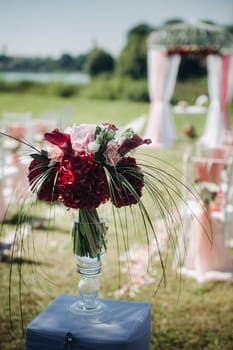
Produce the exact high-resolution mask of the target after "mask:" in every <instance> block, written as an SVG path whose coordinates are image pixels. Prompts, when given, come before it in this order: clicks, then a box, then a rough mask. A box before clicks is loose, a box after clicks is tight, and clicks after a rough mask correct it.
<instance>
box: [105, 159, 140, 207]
mask: <svg viewBox="0 0 233 350" xmlns="http://www.w3.org/2000/svg"><path fill="white" fill-rule="evenodd" d="M110 171H111V173H112V176H113V177H114V194H113V195H112V196H111V201H112V203H113V204H114V205H115V206H116V207H117V208H120V207H123V206H127V205H132V204H136V203H138V197H141V196H142V188H143V186H144V181H143V173H142V171H141V169H140V168H139V166H138V165H137V163H136V159H135V158H132V157H124V158H122V159H121V160H120V161H119V163H118V164H117V166H116V169H114V168H112V169H110Z"/></svg>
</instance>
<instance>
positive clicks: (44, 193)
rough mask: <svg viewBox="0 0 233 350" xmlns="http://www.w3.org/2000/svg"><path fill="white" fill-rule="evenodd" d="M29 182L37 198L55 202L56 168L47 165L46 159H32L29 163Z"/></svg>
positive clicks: (56, 192)
mask: <svg viewBox="0 0 233 350" xmlns="http://www.w3.org/2000/svg"><path fill="white" fill-rule="evenodd" d="M28 180H29V184H30V186H31V189H32V191H33V192H36V193H37V197H38V199H39V200H43V201H47V202H55V201H57V200H58V197H59V194H58V188H57V184H56V170H55V168H54V167H48V161H47V162H46V160H44V161H43V160H36V159H34V160H33V161H32V162H31V163H30V165H29V174H28Z"/></svg>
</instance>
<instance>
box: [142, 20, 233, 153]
mask: <svg viewBox="0 0 233 350" xmlns="http://www.w3.org/2000/svg"><path fill="white" fill-rule="evenodd" d="M186 55H196V56H197V55H198V56H205V57H207V71H208V93H209V98H210V104H209V108H208V111H207V118H206V123H205V127H204V131H203V135H202V136H201V138H200V140H199V141H200V143H202V144H204V145H205V146H207V147H215V146H217V145H218V144H219V143H220V142H221V139H222V137H223V134H224V132H225V130H229V129H230V122H229V115H228V112H227V105H228V103H229V101H230V100H231V99H232V97H233V35H232V34H231V33H230V32H228V31H227V30H225V29H224V28H222V27H220V26H217V25H214V24H207V23H204V22H200V21H198V22H194V23H186V22H182V23H178V24H171V25H167V26H165V27H164V28H163V29H161V30H159V31H155V32H152V33H151V34H150V36H149V39H148V89H149V96H150V110H149V115H148V119H147V121H146V128H145V135H144V136H145V137H148V138H151V140H152V144H151V145H152V146H154V147H167V146H171V145H173V144H174V142H175V141H176V130H175V125H174V121H173V114H172V109H171V104H170V99H171V97H172V94H173V91H174V88H175V84H176V79H177V74H178V69H179V64H180V61H181V56H186Z"/></svg>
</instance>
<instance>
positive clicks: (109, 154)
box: [104, 141, 121, 165]
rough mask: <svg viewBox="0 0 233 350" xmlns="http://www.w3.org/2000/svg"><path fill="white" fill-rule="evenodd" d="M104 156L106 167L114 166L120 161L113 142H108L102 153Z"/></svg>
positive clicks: (116, 147)
mask: <svg viewBox="0 0 233 350" xmlns="http://www.w3.org/2000/svg"><path fill="white" fill-rule="evenodd" d="M104 156H105V159H106V164H108V165H116V164H117V163H118V162H119V161H120V160H121V157H120V155H119V153H118V146H117V144H116V142H115V141H109V143H108V144H107V147H106V150H105V152H104Z"/></svg>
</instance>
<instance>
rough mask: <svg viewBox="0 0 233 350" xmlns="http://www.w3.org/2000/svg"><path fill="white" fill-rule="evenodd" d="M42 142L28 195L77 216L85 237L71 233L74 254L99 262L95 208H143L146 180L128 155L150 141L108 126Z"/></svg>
mask: <svg viewBox="0 0 233 350" xmlns="http://www.w3.org/2000/svg"><path fill="white" fill-rule="evenodd" d="M44 138H45V141H46V147H45V149H42V150H40V151H38V152H36V153H32V154H31V157H32V158H33V160H32V161H31V163H30V165H29V174H28V179H29V184H30V189H31V190H32V192H35V193H36V195H37V198H38V199H39V200H43V201H47V202H56V201H60V202H61V203H63V204H64V206H65V207H66V208H68V209H71V208H72V209H78V210H79V222H80V223H82V224H85V230H82V234H85V235H86V236H87V237H85V243H84V242H83V243H82V240H81V241H80V238H78V241H77V235H76V234H75V232H73V236H74V253H75V254H77V255H84V256H90V257H95V256H97V255H98V252H99V248H100V244H101V243H103V242H102V241H103V239H102V236H103V235H102V233H101V232H97V231H96V230H97V227H99V226H98V225H93V224H95V223H97V222H99V217H98V213H97V208H98V207H99V206H100V204H104V203H105V202H107V201H111V203H112V204H113V205H114V206H115V207H116V208H120V207H123V206H131V205H133V204H138V203H139V201H140V197H141V196H142V188H143V186H144V174H143V172H142V170H141V168H140V167H139V166H138V164H137V162H136V159H135V158H134V157H132V156H129V155H128V153H129V152H130V151H132V150H134V149H135V148H137V147H139V146H141V145H144V144H149V143H150V142H151V141H150V140H149V139H145V140H143V139H142V138H141V137H140V136H138V135H137V134H135V133H134V132H133V130H132V129H127V130H126V131H125V132H123V133H119V131H118V129H117V128H116V126H115V125H113V124H108V123H106V124H100V125H93V124H81V125H73V126H72V127H68V128H67V129H66V130H65V131H64V132H61V131H60V130H58V129H55V130H53V131H52V132H50V133H45V134H44ZM87 226H88V227H87ZM79 233H81V232H79ZM96 236H97V237H98V239H96ZM93 238H94V239H93ZM86 239H87V241H88V243H86Z"/></svg>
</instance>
